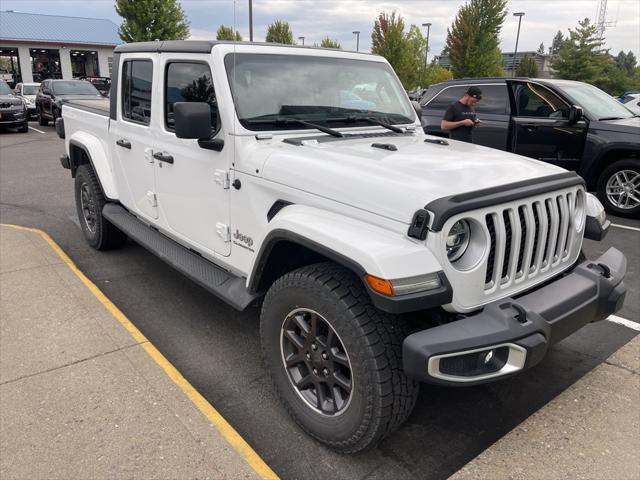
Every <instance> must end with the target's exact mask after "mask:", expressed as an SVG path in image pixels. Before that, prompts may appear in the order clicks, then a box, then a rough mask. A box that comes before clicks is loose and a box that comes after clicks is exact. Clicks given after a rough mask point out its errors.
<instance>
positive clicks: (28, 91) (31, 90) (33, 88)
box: [22, 85, 40, 95]
mask: <svg viewBox="0 0 640 480" xmlns="http://www.w3.org/2000/svg"><path fill="white" fill-rule="evenodd" d="M38 88H40V85H23V86H22V94H23V95H35V94H36V93H38Z"/></svg>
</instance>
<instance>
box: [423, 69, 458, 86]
mask: <svg viewBox="0 0 640 480" xmlns="http://www.w3.org/2000/svg"><path fill="white" fill-rule="evenodd" d="M452 78H453V74H452V73H451V70H449V69H447V68H444V67H441V66H440V65H438V64H436V63H431V64H430V65H428V66H427V70H426V72H425V75H424V77H423V80H422V86H423V87H425V88H426V87H429V86H430V85H434V84H436V83H440V82H445V81H447V80H451V79H452Z"/></svg>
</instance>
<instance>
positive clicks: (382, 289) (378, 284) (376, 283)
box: [365, 274, 395, 297]
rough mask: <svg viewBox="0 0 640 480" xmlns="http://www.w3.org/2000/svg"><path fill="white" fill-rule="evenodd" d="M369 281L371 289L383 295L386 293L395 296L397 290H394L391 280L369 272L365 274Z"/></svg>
mask: <svg viewBox="0 0 640 480" xmlns="http://www.w3.org/2000/svg"><path fill="white" fill-rule="evenodd" d="M365 279H366V280H367V283H368V284H369V286H370V287H371V289H372V290H373V291H375V292H378V293H381V294H382V295H386V296H387V297H393V296H395V292H394V291H393V285H392V284H391V282H390V281H389V280H385V279H384V278H378V277H374V276H373V275H369V274H367V275H366V276H365Z"/></svg>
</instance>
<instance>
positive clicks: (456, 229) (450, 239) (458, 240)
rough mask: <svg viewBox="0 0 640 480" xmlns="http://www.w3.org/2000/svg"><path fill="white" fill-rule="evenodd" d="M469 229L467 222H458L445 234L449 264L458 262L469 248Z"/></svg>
mask: <svg viewBox="0 0 640 480" xmlns="http://www.w3.org/2000/svg"><path fill="white" fill-rule="evenodd" d="M470 237H471V229H470V228H469V222H467V221H466V220H458V221H457V222H456V223H455V224H454V225H453V227H451V230H449V233H448V234H447V258H449V261H450V262H455V261H456V260H458V259H459V258H460V257H461V256H462V255H464V252H465V251H466V250H467V247H468V246H469V238H470Z"/></svg>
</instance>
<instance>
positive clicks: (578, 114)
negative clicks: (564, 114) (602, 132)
mask: <svg viewBox="0 0 640 480" xmlns="http://www.w3.org/2000/svg"><path fill="white" fill-rule="evenodd" d="M583 116H584V111H583V110H582V107H578V106H577V105H571V108H570V109H569V123H570V124H572V125H573V124H574V123H578V122H579V121H580V120H582V117H583Z"/></svg>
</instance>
